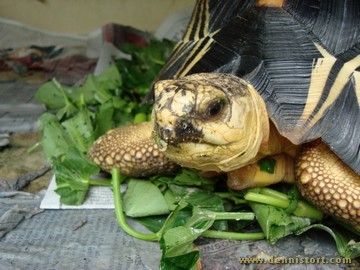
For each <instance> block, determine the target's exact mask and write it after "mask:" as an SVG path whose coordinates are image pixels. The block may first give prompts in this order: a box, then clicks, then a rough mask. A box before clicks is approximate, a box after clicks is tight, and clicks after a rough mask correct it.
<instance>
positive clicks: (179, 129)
mask: <svg viewBox="0 0 360 270" xmlns="http://www.w3.org/2000/svg"><path fill="white" fill-rule="evenodd" d="M154 131H155V134H156V137H157V139H158V140H157V141H161V142H162V143H161V144H162V145H163V144H166V145H167V146H173V147H178V146H179V143H187V142H195V143H198V142H200V141H201V138H202V137H203V133H202V131H201V130H199V129H197V128H196V127H195V126H194V125H193V124H192V122H191V121H190V120H185V119H179V120H177V121H176V123H175V125H173V126H162V125H160V124H159V123H156V122H155V126H154Z"/></svg>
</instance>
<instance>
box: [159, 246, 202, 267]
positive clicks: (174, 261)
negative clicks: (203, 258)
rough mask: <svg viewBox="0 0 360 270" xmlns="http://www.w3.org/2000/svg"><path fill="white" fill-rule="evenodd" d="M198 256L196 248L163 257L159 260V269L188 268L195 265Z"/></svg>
mask: <svg viewBox="0 0 360 270" xmlns="http://www.w3.org/2000/svg"><path fill="white" fill-rule="evenodd" d="M199 257H200V254H199V251H197V250H194V251H191V252H189V253H186V254H183V255H179V256H175V257H163V258H162V259H161V262H160V269H162V270H188V269H191V268H192V267H194V266H195V264H196V262H197V261H198V260H199Z"/></svg>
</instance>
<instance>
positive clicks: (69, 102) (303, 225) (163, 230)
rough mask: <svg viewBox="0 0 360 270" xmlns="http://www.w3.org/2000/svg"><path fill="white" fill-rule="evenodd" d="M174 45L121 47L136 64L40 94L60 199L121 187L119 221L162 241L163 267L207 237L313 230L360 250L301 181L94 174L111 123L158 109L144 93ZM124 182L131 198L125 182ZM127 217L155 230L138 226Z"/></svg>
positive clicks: (54, 84) (190, 258) (192, 259)
mask: <svg viewBox="0 0 360 270" xmlns="http://www.w3.org/2000/svg"><path fill="white" fill-rule="evenodd" d="M173 45H174V44H172V43H171V42H170V41H154V40H153V41H150V42H149V44H148V46H146V47H144V48H140V47H137V46H136V45H133V44H126V45H124V46H122V48H121V49H122V50H123V51H124V52H126V53H128V54H130V55H131V56H132V60H131V61H130V60H125V59H118V60H117V65H116V66H113V67H111V68H109V69H108V70H107V71H105V72H104V73H102V74H101V75H99V76H93V75H89V76H88V77H87V79H86V81H85V82H84V84H83V85H81V86H76V87H69V86H66V85H62V84H60V83H59V82H58V81H56V80H52V81H50V82H48V83H46V84H44V85H43V86H42V87H41V88H40V89H39V90H38V92H37V93H36V98H37V99H38V100H39V101H40V102H42V103H44V104H45V105H46V107H47V108H48V109H49V112H47V113H44V114H43V115H42V116H41V118H40V130H41V132H42V135H43V136H42V146H43V149H44V153H45V155H46V157H47V159H48V161H49V163H50V164H51V165H52V167H53V169H54V172H55V175H56V182H57V189H56V192H57V193H58V194H59V195H60V197H61V199H60V200H61V202H62V203H65V204H71V205H80V204H82V202H83V201H84V199H85V198H86V195H87V192H88V190H89V188H90V186H91V185H105V186H110V187H112V189H113V192H114V204H115V213H116V217H117V220H118V223H119V225H120V227H121V228H122V229H123V230H124V231H125V232H127V233H128V234H130V235H132V236H134V237H137V238H139V239H143V240H147V241H158V242H159V243H160V248H161V251H162V259H161V262H160V267H161V269H193V268H194V267H195V265H196V263H197V262H198V260H199V258H200V253H199V251H198V250H196V246H195V244H194V242H196V239H197V238H199V237H209V238H223V239H236V240H259V239H267V241H268V242H269V243H271V244H275V243H276V242H277V241H278V240H279V239H281V238H283V237H286V236H288V235H291V234H293V235H298V234H301V233H303V232H305V231H307V230H309V229H321V230H325V231H327V232H328V233H329V234H330V235H331V236H332V237H333V238H334V240H335V242H336V245H337V248H338V251H339V254H340V255H341V256H345V257H350V258H355V257H359V256H360V243H359V242H355V241H356V240H357V239H358V237H359V235H358V234H356V233H353V232H351V231H349V230H344V229H343V228H341V229H340V230H338V229H334V228H333V227H334V226H333V224H331V223H329V224H327V223H328V219H326V217H325V218H324V216H323V213H322V212H321V211H319V210H318V209H316V208H314V207H313V206H312V205H310V204H309V203H307V202H305V201H304V200H303V199H302V198H301V196H300V194H299V193H298V191H297V190H296V188H291V189H290V190H289V189H287V187H285V191H284V186H281V189H278V190H277V189H276V188H277V187H279V186H276V188H268V187H267V188H254V189H248V190H245V191H241V192H236V191H232V190H229V189H227V188H226V187H224V185H223V184H222V183H224V181H223V180H224V179H222V176H219V177H217V178H215V179H205V178H203V177H201V176H200V175H199V174H198V173H197V172H195V171H193V170H189V169H183V170H181V171H180V172H179V173H178V174H176V175H167V176H155V177H151V178H149V179H135V178H127V179H126V178H123V177H122V176H121V174H120V172H119V170H117V169H114V170H113V171H112V178H111V179H109V180H108V181H97V180H93V179H91V176H93V175H96V174H97V173H98V172H99V169H98V167H97V166H95V164H93V163H92V162H91V161H90V160H89V159H88V157H87V151H88V150H89V148H90V146H91V145H92V143H93V142H94V141H95V140H96V139H97V138H98V137H99V136H101V135H102V134H104V133H105V132H106V131H108V130H109V129H111V128H114V127H118V126H121V125H125V124H130V123H139V122H142V121H148V120H149V118H150V109H151V106H150V105H143V104H142V100H143V99H144V97H145V96H146V94H147V93H148V90H149V89H150V87H151V84H152V81H153V80H154V78H155V77H156V75H157V74H158V73H159V71H160V69H161V67H162V66H163V64H164V63H165V61H166V59H167V58H168V57H169V55H170V52H171V50H172V48H173ZM259 165H260V167H261V170H265V171H267V172H269V173H273V171H274V166H275V160H273V159H270V158H265V159H263V160H261V161H260V162H259ZM125 182H126V183H127V190H126V192H125V194H124V196H123V195H122V194H121V192H120V184H121V183H125ZM126 216H128V217H132V218H133V219H135V220H137V221H138V222H139V223H141V224H143V225H144V226H145V227H147V228H148V229H149V230H150V231H152V232H153V233H150V234H146V233H141V232H138V231H136V230H134V229H133V228H132V227H131V226H129V224H128V223H127V221H126ZM344 231H345V233H344Z"/></svg>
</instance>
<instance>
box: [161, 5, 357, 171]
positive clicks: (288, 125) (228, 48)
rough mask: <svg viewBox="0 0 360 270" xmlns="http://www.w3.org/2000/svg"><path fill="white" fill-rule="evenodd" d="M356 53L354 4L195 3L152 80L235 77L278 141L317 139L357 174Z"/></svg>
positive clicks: (355, 14) (355, 7)
mask: <svg viewBox="0 0 360 270" xmlns="http://www.w3.org/2000/svg"><path fill="white" fill-rule="evenodd" d="M359 52H360V1H359V0H345V1H339V0H272V1H270V0H257V1H255V0H225V1H217V0H198V1H197V2H196V5H195V8H194V11H193V14H192V17H191V20H190V22H189V25H188V27H187V31H186V32H185V34H184V37H183V39H182V40H181V41H180V42H179V43H178V44H177V45H176V47H175V49H174V52H173V54H172V56H171V57H170V59H169V61H168V62H167V64H166V65H165V67H164V68H163V70H162V71H161V72H160V74H159V77H158V79H169V78H179V77H183V76H185V75H189V74H193V73H200V72H217V73H230V74H234V75H236V76H239V77H241V78H243V79H245V80H247V81H248V82H249V83H251V84H252V85H253V86H254V87H255V89H256V90H257V91H258V92H259V94H260V95H261V96H262V98H263V99H264V101H265V103H266V106H267V110H268V114H269V117H270V119H271V120H272V121H273V122H274V124H275V125H276V127H277V128H278V130H279V132H280V133H281V134H282V135H283V136H285V137H287V138H288V139H289V140H290V141H292V142H293V143H295V144H302V143H304V142H308V141H312V140H314V139H317V138H321V139H322V140H323V141H324V142H325V143H326V144H328V145H329V146H330V148H331V149H332V150H333V151H334V152H335V153H336V154H337V155H338V156H339V157H340V158H341V159H342V160H343V161H344V162H345V163H346V164H348V165H349V166H350V167H351V168H352V169H353V170H354V171H355V172H356V173H357V174H360V117H359V115H360V110H359V105H360V55H359Z"/></svg>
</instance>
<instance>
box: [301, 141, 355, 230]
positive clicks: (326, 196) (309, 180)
mask: <svg viewBox="0 0 360 270" xmlns="http://www.w3.org/2000/svg"><path fill="white" fill-rule="evenodd" d="M295 174H296V178H297V186H298V188H299V190H300V192H301V194H302V195H303V196H304V197H305V198H306V199H308V200H309V201H310V202H312V203H313V204H314V205H316V206H318V207H319V208H321V209H322V210H323V211H324V212H327V213H328V214H330V215H332V216H334V217H336V218H338V219H340V220H343V221H346V222H348V223H350V224H351V225H353V226H354V227H355V228H356V229H357V230H360V176H359V175H357V174H356V173H355V172H354V171H353V170H351V169H350V168H349V167H348V166H347V165H345V164H344V163H343V162H342V161H341V160H340V159H339V158H338V157H337V156H336V155H335V154H334V153H333V152H332V151H331V150H330V148H329V147H328V146H326V145H325V144H324V143H322V142H321V141H320V140H317V141H314V142H311V143H308V144H305V145H303V146H302V148H301V149H300V151H299V152H298V154H297V157H296V161H295Z"/></svg>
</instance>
